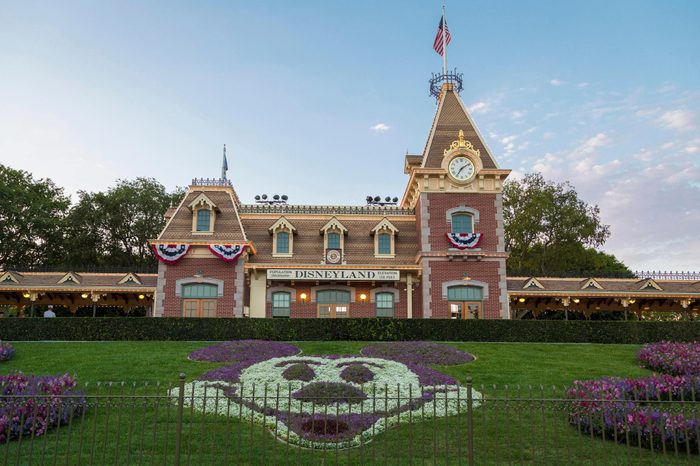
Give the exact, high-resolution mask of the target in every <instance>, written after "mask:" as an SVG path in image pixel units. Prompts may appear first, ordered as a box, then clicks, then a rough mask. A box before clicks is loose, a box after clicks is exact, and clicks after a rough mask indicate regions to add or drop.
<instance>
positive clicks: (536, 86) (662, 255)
mask: <svg viewBox="0 0 700 466" xmlns="http://www.w3.org/2000/svg"><path fill="white" fill-rule="evenodd" d="M447 7H448V12H447V14H448V16H447V19H448V25H449V27H450V31H451V33H452V43H451V44H450V46H449V48H448V61H449V63H448V65H449V66H450V67H452V66H456V67H457V68H458V69H459V71H461V72H463V73H464V87H465V88H464V91H463V92H462V98H463V99H464V101H465V103H466V104H467V106H469V108H470V109H471V111H472V116H473V117H474V119H475V120H476V123H477V125H478V126H479V128H480V130H481V132H482V133H483V134H484V135H485V137H486V138H487V143H488V144H489V145H490V147H491V149H492V151H493V153H494V155H495V156H496V158H497V159H498V161H499V162H500V164H501V166H502V167H505V168H512V169H513V170H514V175H513V176H516V177H517V176H521V175H522V174H523V173H525V172H530V171H540V172H542V173H543V174H544V175H545V176H546V177H548V178H550V179H553V180H557V181H563V180H569V181H571V182H572V183H573V185H574V186H575V187H576V188H577V190H578V191H579V193H580V194H581V195H582V196H583V198H584V199H585V200H586V201H588V202H590V203H596V204H599V205H600V207H601V211H602V217H603V219H604V221H605V222H607V223H609V224H611V226H612V231H613V235H612V237H611V238H610V240H609V241H608V243H607V244H606V247H605V249H606V250H607V251H609V252H612V253H614V254H616V255H617V256H618V257H620V258H621V259H622V260H624V261H625V262H626V263H627V264H628V265H630V266H631V267H632V268H649V269H656V270H658V269H700V235H699V234H698V231H700V208H699V207H698V205H699V204H700V202H699V201H700V28H698V27H697V25H698V24H700V3H699V2H696V1H641V0H635V1H622V0H620V1H616V2H610V1H590V0H589V1H567V2H561V1H473V0H469V1H460V2H456V1H453V2H450V3H449V4H448V5H447ZM439 17H440V3H439V2H429V1H420V2H409V1H401V2H381V3H379V2H372V1H353V2H322V1H318V2H290V1H268V2H233V1H228V2H227V1H218V2H213V1H211V2H176V1H168V2H165V1H163V2H155V1H150V2H135V1H134V2H128V1H120V2H107V1H102V2H89V1H85V2H72V1H62V2H35V1H27V0H23V1H0V24H2V28H0V163H4V164H8V165H10V166H12V167H15V168H21V169H24V170H28V171H31V172H32V173H34V174H35V176H37V177H50V178H52V179H54V181H56V183H58V184H59V185H61V186H64V187H65V188H66V190H67V191H68V192H69V193H75V192H77V191H78V190H88V191H90V190H102V189H105V188H107V187H109V186H111V185H113V184H114V182H115V180H116V179H118V178H127V179H128V178H135V177H137V176H150V177H155V178H157V179H159V180H160V181H161V182H162V183H164V184H165V185H166V186H168V188H174V187H175V186H183V185H187V184H188V183H189V181H190V179H191V178H193V177H207V176H210V177H215V176H218V174H219V170H220V163H221V147H222V145H223V144H224V143H226V144H227V145H228V148H229V166H230V168H231V170H230V171H229V177H230V178H232V179H233V181H234V183H235V185H236V188H237V191H238V193H239V195H240V196H241V198H242V199H243V200H244V202H251V201H252V199H253V196H254V195H255V194H259V193H263V192H265V193H268V194H273V193H280V194H282V193H285V194H288V195H289V197H290V200H291V201H292V202H294V203H313V204H326V203H337V204H359V203H362V202H363V199H364V197H365V196H366V195H367V194H378V195H382V196H385V195H392V196H394V195H395V196H399V197H400V196H401V194H402V193H403V189H404V187H405V183H406V176H405V175H404V174H403V158H404V154H405V153H406V151H409V152H410V153H420V151H421V150H422V148H423V145H424V144H425V139H426V137H427V133H428V130H429V127H430V123H431V121H432V118H433V115H434V111H435V101H434V99H432V98H430V97H429V96H428V93H427V80H428V78H429V77H430V73H431V72H433V71H439V69H440V67H441V59H440V56H438V55H437V54H436V53H435V52H434V51H433V50H432V43H433V38H434V36H435V32H436V29H437V24H438V21H439Z"/></svg>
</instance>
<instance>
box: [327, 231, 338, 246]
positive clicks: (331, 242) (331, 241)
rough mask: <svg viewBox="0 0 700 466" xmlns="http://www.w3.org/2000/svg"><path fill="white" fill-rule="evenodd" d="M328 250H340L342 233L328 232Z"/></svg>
mask: <svg viewBox="0 0 700 466" xmlns="http://www.w3.org/2000/svg"><path fill="white" fill-rule="evenodd" d="M328 249H340V233H336V232H334V231H331V232H328Z"/></svg>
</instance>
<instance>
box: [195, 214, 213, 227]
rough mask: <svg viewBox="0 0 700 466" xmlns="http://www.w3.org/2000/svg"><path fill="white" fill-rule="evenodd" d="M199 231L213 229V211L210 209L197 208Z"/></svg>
mask: <svg viewBox="0 0 700 466" xmlns="http://www.w3.org/2000/svg"><path fill="white" fill-rule="evenodd" d="M197 231H211V211H210V210H209V209H199V210H197Z"/></svg>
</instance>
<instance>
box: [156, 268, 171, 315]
mask: <svg viewBox="0 0 700 466" xmlns="http://www.w3.org/2000/svg"><path fill="white" fill-rule="evenodd" d="M167 269H168V266H167V264H164V263H162V262H161V261H158V279H157V281H156V293H155V309H154V311H153V317H163V314H164V313H165V271H166V270H167Z"/></svg>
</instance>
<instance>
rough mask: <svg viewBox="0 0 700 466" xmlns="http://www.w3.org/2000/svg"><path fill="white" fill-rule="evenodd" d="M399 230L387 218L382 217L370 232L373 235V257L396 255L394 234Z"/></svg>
mask: <svg viewBox="0 0 700 466" xmlns="http://www.w3.org/2000/svg"><path fill="white" fill-rule="evenodd" d="M398 233H399V230H398V228H396V227H395V226H394V224H393V223H391V222H390V221H389V220H388V219H387V218H383V219H382V221H381V222H379V223H378V224H377V225H376V226H375V227H374V228H372V231H371V233H370V234H372V235H374V257H379V258H382V257H383V258H389V259H390V258H393V257H395V256H396V247H395V241H396V235H398Z"/></svg>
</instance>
